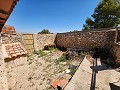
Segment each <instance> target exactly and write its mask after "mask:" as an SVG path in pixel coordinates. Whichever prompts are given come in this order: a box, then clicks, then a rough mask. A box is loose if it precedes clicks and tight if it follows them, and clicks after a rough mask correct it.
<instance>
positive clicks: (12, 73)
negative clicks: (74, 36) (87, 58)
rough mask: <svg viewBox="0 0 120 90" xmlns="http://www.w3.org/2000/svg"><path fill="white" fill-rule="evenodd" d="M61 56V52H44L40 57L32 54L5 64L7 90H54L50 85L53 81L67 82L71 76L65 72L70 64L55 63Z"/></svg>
mask: <svg viewBox="0 0 120 90" xmlns="http://www.w3.org/2000/svg"><path fill="white" fill-rule="evenodd" d="M62 54H63V52H62V51H52V52H50V51H46V55H43V56H42V57H41V56H39V55H36V54H33V55H29V56H28V57H20V58H17V59H15V60H12V61H10V62H7V63H6V68H7V80H8V87H9V90H54V89H53V87H51V83H52V82H53V81H54V80H55V79H67V80H69V79H70V78H71V75H70V74H66V72H65V70H66V69H68V65H69V64H70V63H71V62H70V61H66V62H60V63H59V64H56V62H55V60H56V59H57V58H59V57H61V55H62ZM75 63H76V62H75Z"/></svg>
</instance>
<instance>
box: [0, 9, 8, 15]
mask: <svg viewBox="0 0 120 90" xmlns="http://www.w3.org/2000/svg"><path fill="white" fill-rule="evenodd" d="M0 13H2V14H6V15H9V14H10V13H9V12H5V11H3V10H0Z"/></svg>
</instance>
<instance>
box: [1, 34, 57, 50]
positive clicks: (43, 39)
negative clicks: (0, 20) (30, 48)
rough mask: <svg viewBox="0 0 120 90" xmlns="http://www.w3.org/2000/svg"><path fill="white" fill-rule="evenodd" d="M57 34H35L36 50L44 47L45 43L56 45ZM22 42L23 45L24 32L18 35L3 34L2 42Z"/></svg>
mask: <svg viewBox="0 0 120 90" xmlns="http://www.w3.org/2000/svg"><path fill="white" fill-rule="evenodd" d="M55 36H56V35H55V34H34V48H35V50H39V49H43V48H44V46H45V45H55V43H54V41H55ZM16 42H20V43H22V45H24V43H23V39H22V34H20V33H17V34H16V35H10V34H4V35H2V44H10V43H16Z"/></svg>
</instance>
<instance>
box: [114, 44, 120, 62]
mask: <svg viewBox="0 0 120 90" xmlns="http://www.w3.org/2000/svg"><path fill="white" fill-rule="evenodd" d="M113 55H114V57H115V60H116V63H117V64H120V44H117V43H115V44H114V46H113Z"/></svg>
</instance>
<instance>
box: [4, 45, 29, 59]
mask: <svg viewBox="0 0 120 90" xmlns="http://www.w3.org/2000/svg"><path fill="white" fill-rule="evenodd" d="M2 51H3V54H4V58H13V57H17V56H21V55H25V54H27V51H26V50H25V48H24V47H23V46H21V44H20V43H13V44H3V45H2Z"/></svg>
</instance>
